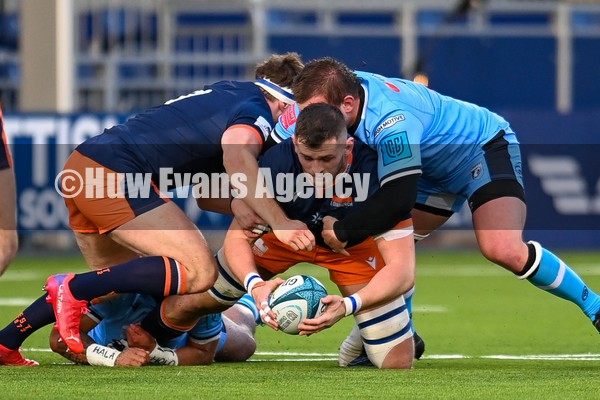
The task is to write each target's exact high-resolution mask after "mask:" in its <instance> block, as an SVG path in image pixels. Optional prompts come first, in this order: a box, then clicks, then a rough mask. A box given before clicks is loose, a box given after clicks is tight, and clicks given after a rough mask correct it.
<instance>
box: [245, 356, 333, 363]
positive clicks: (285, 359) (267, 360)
mask: <svg viewBox="0 0 600 400" xmlns="http://www.w3.org/2000/svg"><path fill="white" fill-rule="evenodd" d="M337 360H338V359H337V357H335V358H269V359H264V360H257V359H254V358H251V359H249V360H248V361H250V362H272V361H277V362H300V361H301V362H307V361H337Z"/></svg>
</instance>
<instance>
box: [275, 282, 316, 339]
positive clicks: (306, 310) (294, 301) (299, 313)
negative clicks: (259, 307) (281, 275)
mask: <svg viewBox="0 0 600 400" xmlns="http://www.w3.org/2000/svg"><path fill="white" fill-rule="evenodd" d="M325 296H327V290H325V286H323V284H322V283H321V282H319V281H318V280H317V279H315V278H313V277H312V276H308V275H294V276H292V277H291V278H289V279H287V280H286V281H285V282H283V283H282V284H281V285H279V286H278V287H277V289H275V290H274V291H273V293H272V294H271V296H270V297H269V307H271V309H272V310H273V312H274V313H275V314H276V315H277V323H278V324H279V329H280V330H281V331H283V332H285V333H289V334H290V335H297V334H298V333H299V332H300V331H299V330H298V324H299V323H300V322H302V321H303V320H304V319H306V318H316V317H318V316H319V315H321V314H322V313H323V312H324V311H325V308H326V306H325V305H324V304H323V303H322V302H321V299H322V298H323V297H325Z"/></svg>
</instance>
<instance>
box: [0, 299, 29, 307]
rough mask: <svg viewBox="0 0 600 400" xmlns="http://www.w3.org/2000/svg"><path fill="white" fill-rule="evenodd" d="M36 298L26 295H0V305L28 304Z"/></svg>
mask: <svg viewBox="0 0 600 400" xmlns="http://www.w3.org/2000/svg"><path fill="white" fill-rule="evenodd" d="M34 300H35V299H29V298H26V297H0V306H28V305H30V304H31V303H33V301H34Z"/></svg>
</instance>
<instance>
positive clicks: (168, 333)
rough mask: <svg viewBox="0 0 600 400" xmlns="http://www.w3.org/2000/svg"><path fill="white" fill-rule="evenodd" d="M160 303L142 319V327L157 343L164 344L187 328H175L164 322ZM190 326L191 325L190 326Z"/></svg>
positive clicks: (184, 331)
mask: <svg viewBox="0 0 600 400" xmlns="http://www.w3.org/2000/svg"><path fill="white" fill-rule="evenodd" d="M161 306H162V304H161V305H160V306H158V307H156V308H155V309H154V310H152V311H151V312H150V313H148V315H146V317H144V319H143V320H142V328H144V330H145V331H146V332H148V333H149V334H150V335H152V336H153V337H154V338H155V339H156V341H157V342H158V344H160V345H161V346H164V345H166V343H169V342H170V341H171V340H173V339H175V338H177V337H179V336H181V335H182V334H184V333H186V332H187V331H188V330H189V329H177V328H174V327H171V326H169V325H167V324H166V323H165V321H164V320H163V317H162V307H161ZM190 328H191V327H190Z"/></svg>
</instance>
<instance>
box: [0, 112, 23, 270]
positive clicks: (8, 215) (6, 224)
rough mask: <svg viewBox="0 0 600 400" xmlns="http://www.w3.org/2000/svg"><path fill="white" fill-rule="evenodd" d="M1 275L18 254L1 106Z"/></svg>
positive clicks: (13, 194)
mask: <svg viewBox="0 0 600 400" xmlns="http://www.w3.org/2000/svg"><path fill="white" fill-rule="evenodd" d="M0 188H2V196H0V275H2V274H3V273H4V271H5V270H6V268H8V265H9V264H10V262H11V261H12V260H13V259H14V258H15V256H16V255H17V248H18V246H19V238H18V235H17V206H16V204H17V188H16V185H15V173H14V170H13V160H12V157H11V154H10V149H9V148H8V143H7V141H6V132H5V131H4V120H3V117H2V107H1V106H0Z"/></svg>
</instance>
